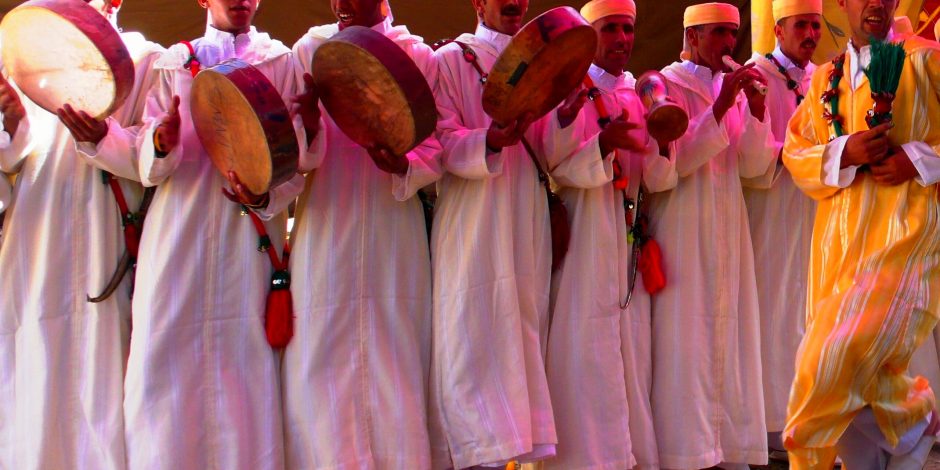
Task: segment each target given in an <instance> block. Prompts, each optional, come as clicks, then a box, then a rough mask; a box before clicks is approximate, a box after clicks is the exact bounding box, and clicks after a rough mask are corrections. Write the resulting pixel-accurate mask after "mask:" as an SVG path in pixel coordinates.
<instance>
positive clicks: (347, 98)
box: [312, 26, 437, 156]
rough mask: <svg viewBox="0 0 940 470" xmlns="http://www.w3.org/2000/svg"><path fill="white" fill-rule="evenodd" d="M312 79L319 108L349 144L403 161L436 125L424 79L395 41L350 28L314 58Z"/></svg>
mask: <svg viewBox="0 0 940 470" xmlns="http://www.w3.org/2000/svg"><path fill="white" fill-rule="evenodd" d="M312 70H313V79H314V82H316V85H317V88H318V90H319V92H320V100H321V101H322V103H323V107H324V108H326V110H327V112H328V113H329V114H330V118H332V119H333V121H334V122H336V125H337V126H339V128H340V129H341V130H342V131H343V133H345V134H346V136H348V137H349V138H350V139H351V140H352V141H353V142H355V143H357V144H359V145H361V146H363V147H366V148H369V147H372V146H382V147H385V148H387V149H389V151H391V153H392V154H394V155H397V156H403V155H405V154H406V153H408V152H409V151H410V150H411V149H413V148H414V147H415V146H417V145H418V144H420V143H421V142H423V141H424V140H425V139H426V138H428V137H429V136H430V135H431V133H433V132H434V129H435V127H436V126H437V106H436V104H435V102H434V95H433V94H432V93H431V87H430V86H428V82H427V80H426V79H425V78H424V75H423V74H422V73H421V70H420V69H418V66H417V65H415V63H414V61H413V60H412V59H411V57H409V56H408V54H406V53H405V51H403V50H402V49H401V48H400V47H398V45H397V44H395V42H394V41H392V40H391V39H389V38H387V37H385V36H384V35H382V34H381V33H378V32H376V31H373V30H371V29H369V28H365V27H362V26H350V27H347V28H345V29H343V30H342V31H340V32H339V33H338V34H336V35H335V36H333V37H332V38H331V39H330V40H329V41H327V42H325V43H324V44H323V45H321V46H320V47H319V48H317V51H316V53H315V54H314V56H313V66H312Z"/></svg>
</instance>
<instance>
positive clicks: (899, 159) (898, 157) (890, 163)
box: [870, 147, 919, 186]
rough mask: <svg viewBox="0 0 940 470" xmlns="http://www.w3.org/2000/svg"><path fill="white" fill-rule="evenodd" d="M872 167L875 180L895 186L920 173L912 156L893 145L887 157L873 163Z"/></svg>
mask: <svg viewBox="0 0 940 470" xmlns="http://www.w3.org/2000/svg"><path fill="white" fill-rule="evenodd" d="M870 168H871V176H872V177H873V178H874V179H875V182H876V183H878V184H883V185H886V186H895V185H898V184H901V183H904V182H905V181H910V180H912V179H914V178H916V177H917V176H918V175H919V173H918V172H917V168H916V167H915V166H914V163H912V162H911V157H910V156H908V155H907V152H905V151H904V149H903V148H901V147H893V148H892V149H891V150H890V151H889V153H888V156H887V157H885V158H884V159H882V160H881V161H878V162H875V163H872V164H871V165H870Z"/></svg>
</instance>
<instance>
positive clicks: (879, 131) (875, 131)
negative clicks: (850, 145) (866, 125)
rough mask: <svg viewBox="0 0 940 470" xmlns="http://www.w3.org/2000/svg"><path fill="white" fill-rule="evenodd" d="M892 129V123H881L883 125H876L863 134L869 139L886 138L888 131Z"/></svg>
mask: <svg viewBox="0 0 940 470" xmlns="http://www.w3.org/2000/svg"><path fill="white" fill-rule="evenodd" d="M893 127H894V123H893V122H886V123H883V124H878V125H877V126H875V127H872V128H871V129H869V130H868V131H866V132H865V134H866V135H867V136H871V137H873V138H874V137H878V136H886V135H887V134H888V131H890V130H891V128H893Z"/></svg>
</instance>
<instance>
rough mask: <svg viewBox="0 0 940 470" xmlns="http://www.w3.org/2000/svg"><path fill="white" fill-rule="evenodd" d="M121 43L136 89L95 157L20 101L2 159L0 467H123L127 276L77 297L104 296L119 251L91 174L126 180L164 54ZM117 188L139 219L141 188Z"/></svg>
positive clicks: (119, 234) (119, 235)
mask: <svg viewBox="0 0 940 470" xmlns="http://www.w3.org/2000/svg"><path fill="white" fill-rule="evenodd" d="M121 38H122V39H123V40H124V43H125V44H126V45H127V47H128V51H129V52H130V53H131V58H132V59H133V60H134V63H135V72H136V80H135V83H134V86H133V89H132V90H131V93H130V94H129V95H128V98H127V101H126V102H125V103H124V105H123V106H122V107H121V108H120V109H118V110H117V111H116V112H115V113H114V114H113V115H112V117H110V118H109V119H108V120H107V123H108V126H109V133H108V136H107V138H106V139H105V140H104V141H102V146H101V151H100V152H98V155H97V156H95V157H93V158H90V157H88V156H85V155H82V154H80V153H79V151H78V149H77V146H76V143H75V141H74V140H73V139H72V136H71V134H70V133H69V131H68V129H67V128H66V127H65V126H64V125H63V124H62V123H61V122H60V121H59V118H58V117H57V116H56V115H55V114H52V113H49V112H46V111H44V110H43V109H42V108H39V107H38V106H37V105H35V104H34V103H32V102H30V101H29V100H28V99H27V98H25V97H23V98H22V99H23V104H24V106H25V107H26V110H27V117H26V119H24V120H23V122H21V123H20V125H19V127H18V128H17V132H16V135H15V136H14V137H13V140H12V142H9V146H6V147H5V148H3V149H2V150H0V171H3V172H8V173H16V174H17V179H16V184H15V186H14V189H13V204H12V205H11V206H10V207H9V209H8V211H7V214H6V222H5V223H4V227H3V232H4V235H3V238H4V242H3V246H2V248H0V292H2V295H0V468H4V469H34V468H43V469H46V468H63V469H64V468H68V469H73V468H74V469H86V468H87V469H92V468H94V469H105V470H107V469H123V468H125V446H124V419H123V413H122V403H123V400H124V392H123V383H124V382H123V381H124V367H125V360H126V358H127V351H128V340H129V332H130V331H129V328H130V324H129V321H130V314H131V301H130V281H131V279H130V277H131V276H130V275H128V276H126V277H125V279H124V282H123V283H122V284H121V286H120V287H119V288H118V290H117V291H116V292H114V294H113V295H112V296H111V297H110V298H108V299H107V300H105V301H104V302H101V303H97V304H93V303H89V302H87V301H86V295H92V296H96V295H98V294H99V293H100V292H101V291H102V290H103V289H104V287H105V285H106V284H107V282H108V281H109V280H110V278H111V275H112V273H113V272H114V270H115V268H116V267H117V264H118V259H119V258H120V256H121V254H122V253H123V252H124V249H125V243H124V237H123V231H122V228H121V217H120V213H119V210H118V206H117V203H116V202H115V198H114V195H113V193H112V192H111V189H110V188H109V187H108V186H107V185H105V184H104V180H103V178H102V172H101V170H100V169H99V168H105V169H108V170H110V171H112V172H113V173H116V174H118V175H121V176H125V177H130V176H133V174H134V171H133V170H132V168H133V167H134V164H135V163H134V162H135V161H136V157H135V155H134V153H135V146H134V145H133V142H134V140H133V131H132V130H124V129H122V127H123V126H139V125H140V123H141V117H142V113H143V108H144V101H145V97H146V91H147V89H148V88H149V87H150V84H151V83H152V81H153V79H154V74H153V73H152V72H151V64H152V63H153V61H154V60H155V59H156V58H157V57H158V56H159V53H160V51H161V50H162V48H160V46H158V45H157V44H155V43H152V42H149V41H146V40H145V39H144V38H143V36H141V35H140V34H137V33H125V34H122V35H121ZM4 136H6V134H5V133H4ZM4 140H6V139H4ZM96 167H97V168H96ZM3 178H5V177H3ZM122 186H123V188H124V194H125V196H126V197H127V199H128V204H129V206H130V207H131V210H136V209H137V206H138V205H139V199H140V193H141V189H140V185H139V184H132V183H130V182H127V181H124V182H122Z"/></svg>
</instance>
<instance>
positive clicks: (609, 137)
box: [598, 110, 646, 155]
mask: <svg viewBox="0 0 940 470" xmlns="http://www.w3.org/2000/svg"><path fill="white" fill-rule="evenodd" d="M629 117H630V116H629V115H628V114H627V111H626V110H624V111H623V113H622V114H621V115H620V117H618V118H617V119H614V120H613V121H610V123H609V124H607V126H605V127H604V130H602V131H601V133H600V136H598V142H599V144H600V147H601V155H609V154H610V153H611V152H613V151H614V150H615V149H622V150H629V151H633V152H642V151H643V150H645V149H646V146H645V145H643V144H642V143H641V142H640V141H639V140H637V139H636V138H635V137H634V136H633V133H631V132H630V131H632V130H634V129H639V128H640V125H639V124H636V123H634V122H630V121H629V120H628V118H629Z"/></svg>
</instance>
